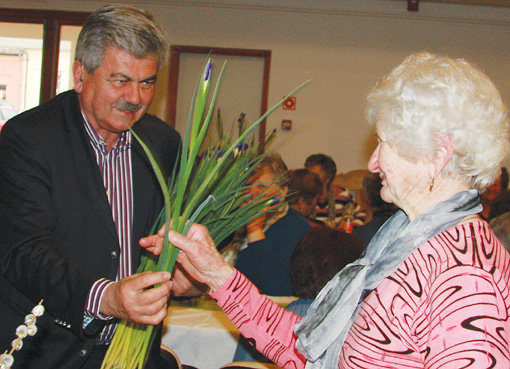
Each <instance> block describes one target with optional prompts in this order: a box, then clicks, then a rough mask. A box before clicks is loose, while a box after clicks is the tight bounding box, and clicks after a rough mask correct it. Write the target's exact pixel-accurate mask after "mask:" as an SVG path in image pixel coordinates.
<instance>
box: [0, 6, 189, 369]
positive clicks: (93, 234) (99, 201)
mask: <svg viewBox="0 0 510 369" xmlns="http://www.w3.org/2000/svg"><path fill="white" fill-rule="evenodd" d="M164 51H165V42H164V38H163V35H162V32H161V30H160V29H159V28H158V27H157V26H156V25H155V24H154V21H153V17H152V16H151V15H150V14H149V13H147V12H145V11H142V10H140V9H137V8H134V7H127V6H108V7H103V8H101V9H98V10H96V11H95V12H94V13H93V14H92V15H91V16H90V17H89V18H88V20H87V22H86V23H85V25H84V27H83V29H82V31H81V33H80V36H79V39H78V44H77V48H76V60H75V62H74V65H73V75H74V91H68V92H65V93H63V94H60V95H58V96H57V97H55V98H54V99H53V100H51V101H50V102H48V103H46V104H43V105H41V106H39V107H37V108H35V109H32V110H30V111H27V112H26V113H23V114H20V115H18V116H17V117H15V118H14V119H12V120H11V121H9V122H8V123H7V124H6V125H5V127H4V129H3V130H2V134H1V137H0V155H1V159H0V206H1V212H0V260H1V267H0V268H1V269H0V272H1V274H0V332H1V335H0V337H1V338H0V350H2V352H3V351H4V350H5V349H10V342H11V341H12V340H13V339H14V333H15V329H16V327H17V326H18V325H20V324H23V318H24V316H25V315H26V314H28V313H29V312H30V311H31V309H32V307H33V306H34V305H35V304H37V302H39V301H40V300H42V299H43V300H44V302H43V305H44V306H45V308H46V313H45V314H44V315H43V316H42V317H41V318H39V319H38V321H37V326H38V332H37V334H36V335H35V336H34V337H27V338H26V339H24V340H23V343H24V345H23V346H24V347H23V348H22V350H21V351H17V352H15V353H14V359H15V366H16V367H18V368H51V369H57V368H99V367H100V365H101V362H102V360H103V358H104V355H105V353H106V350H107V347H108V343H109V342H110V341H111V339H112V336H113V333H114V331H115V327H116V323H117V321H118V319H127V320H130V321H133V322H138V323H144V324H154V325H156V324H159V323H161V321H162V320H163V319H164V317H165V316H166V308H167V305H166V303H167V300H168V297H169V294H170V283H169V280H170V274H169V273H167V272H157V273H152V272H149V273H143V274H133V273H134V272H135V271H136V269H137V266H138V264H139V259H140V250H141V248H140V247H139V245H138V240H139V239H140V238H141V237H143V236H146V235H147V234H149V232H150V229H151V227H152V225H153V222H154V221H155V219H156V217H157V214H158V213H159V211H160V210H161V208H162V203H163V202H162V195H161V191H160V189H159V185H158V183H157V180H156V178H155V175H154V173H153V171H152V169H151V166H150V163H149V161H148V158H147V157H146V155H145V153H144V152H143V150H142V148H141V146H140V144H139V143H138V142H137V140H136V139H135V138H134V137H133V136H132V134H131V132H130V131H129V129H128V126H129V127H132V128H133V130H134V131H136V133H137V134H138V135H139V136H140V137H141V138H142V140H143V141H144V142H145V143H146V144H147V145H148V146H149V147H150V149H151V151H152V153H153V154H154V155H155V157H156V160H157V161H158V163H159V165H160V167H161V168H162V170H163V171H164V172H165V175H166V176H168V175H169V174H170V173H171V172H172V169H173V165H174V163H175V161H176V158H177V155H178V150H179V146H180V136H179V134H178V133H177V132H175V131H174V130H173V129H172V128H170V127H169V126H168V125H166V124H165V123H164V122H162V121H161V120H159V119H158V118H156V117H154V116H151V115H149V114H146V112H147V109H148V107H149V105H150V103H151V100H152V97H153V94H154V84H155V82H156V75H157V71H158V69H159V67H160V66H161V64H162V60H163V58H164ZM155 286H157V287H155ZM158 349H159V342H157V340H156V342H155V343H154V353H155V352H156V350H158ZM158 351H159V350H158ZM157 360H158V359H157V357H156V355H152V356H151V358H150V359H149V362H148V364H147V368H156V365H157V364H156V361H157Z"/></svg>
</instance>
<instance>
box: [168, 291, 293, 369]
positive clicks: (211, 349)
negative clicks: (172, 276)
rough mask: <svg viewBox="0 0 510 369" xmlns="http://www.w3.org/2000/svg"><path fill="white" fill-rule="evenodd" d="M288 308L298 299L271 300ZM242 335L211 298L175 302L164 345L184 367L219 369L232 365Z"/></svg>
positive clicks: (274, 298)
mask: <svg viewBox="0 0 510 369" xmlns="http://www.w3.org/2000/svg"><path fill="white" fill-rule="evenodd" d="M271 299H272V300H273V301H275V302H277V303H278V304H280V305H281V306H286V305H287V304H288V303H290V302H291V301H293V300H294V299H295V298H294V297H277V298H276V297H271ZM239 336H240V333H239V331H238V330H237V328H236V327H235V326H234V325H233V324H232V323H231V322H230V320H229V319H228V317H227V316H226V315H225V313H224V312H223V311H222V310H221V309H220V308H219V307H218V305H217V304H216V301H214V300H213V299H211V298H210V297H209V296H206V295H204V296H202V297H201V298H196V299H190V300H189V301H172V302H171V304H170V307H169V308H168V316H167V318H166V319H165V322H164V327H163V336H162V341H161V342H162V343H163V344H164V345H166V346H168V347H170V348H171V349H172V350H173V351H175V353H176V354H177V356H178V357H179V359H180V360H181V363H183V364H187V365H191V366H194V367H196V368H198V369H219V368H220V367H221V366H223V365H225V364H228V363H231V362H232V359H233V358H234V353H235V351H236V348H237V342H238V340H239Z"/></svg>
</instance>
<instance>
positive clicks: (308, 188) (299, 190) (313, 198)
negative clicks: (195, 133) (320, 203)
mask: <svg viewBox="0 0 510 369" xmlns="http://www.w3.org/2000/svg"><path fill="white" fill-rule="evenodd" d="M288 176H289V182H288V184H289V191H288V192H289V195H288V196H287V201H288V203H289V206H290V207H291V208H292V209H294V211H296V212H297V213H298V214H300V215H302V216H303V217H304V218H305V219H306V220H307V222H308V223H310V225H311V226H312V227H320V226H325V225H326V224H325V223H324V222H322V221H320V220H318V219H312V218H310V217H311V215H312V213H313V212H314V210H315V208H316V207H317V199H318V198H319V196H320V195H321V194H322V182H321V180H320V178H319V175H318V174H317V173H314V172H312V171H310V170H308V169H306V168H302V169H295V170H290V171H289V173H288Z"/></svg>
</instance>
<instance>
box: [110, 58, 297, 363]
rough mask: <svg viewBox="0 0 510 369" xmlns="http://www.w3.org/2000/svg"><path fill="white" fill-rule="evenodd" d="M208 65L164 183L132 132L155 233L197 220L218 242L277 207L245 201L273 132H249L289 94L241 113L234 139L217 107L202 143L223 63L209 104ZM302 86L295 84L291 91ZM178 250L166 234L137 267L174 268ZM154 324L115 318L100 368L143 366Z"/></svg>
mask: <svg viewBox="0 0 510 369" xmlns="http://www.w3.org/2000/svg"><path fill="white" fill-rule="evenodd" d="M211 68H212V63H211V60H210V58H209V59H208V60H207V62H206V64H205V66H204V68H203V70H202V73H201V77H200V79H199V81H198V83H197V86H196V88H195V91H194V94H193V98H192V103H191V109H190V112H189V115H188V122H187V126H186V131H185V134H184V139H183V144H182V150H181V156H180V162H179V165H178V167H179V171H178V172H177V171H174V173H173V175H172V176H171V178H170V180H169V183H166V182H165V180H164V177H163V174H162V173H161V171H160V170H159V167H158V165H157V163H156V161H155V159H154V157H153V156H152V154H151V152H150V150H149V148H148V147H147V146H146V145H145V144H144V143H143V141H142V140H141V139H140V138H139V137H138V136H137V135H136V133H134V132H133V131H132V132H133V135H134V136H135V138H136V139H137V140H138V141H139V142H140V144H141V145H142V147H143V149H144V151H145V152H146V154H147V156H148V157H149V159H150V161H151V165H152V167H153V170H154V172H155V173H156V176H157V178H158V181H159V185H160V187H161V190H162V192H163V195H164V200H165V206H164V209H163V210H162V212H161V214H160V216H159V218H158V219H157V221H156V222H155V224H154V227H153V230H152V232H153V233H154V232H157V231H158V230H159V229H160V228H161V227H163V226H165V227H166V229H170V227H171V229H172V230H175V231H177V232H180V233H182V234H186V233H187V232H188V230H189V228H190V227H191V224H192V223H201V224H203V225H205V226H206V227H207V228H208V229H209V232H210V234H211V237H212V239H213V240H214V241H215V242H216V244H219V243H221V241H223V240H224V239H225V238H226V237H227V236H229V235H230V234H231V233H233V232H234V231H235V230H236V229H238V228H240V227H242V226H243V225H245V224H246V223H248V222H249V221H250V220H252V219H254V218H256V217H258V216H259V215H260V213H261V212H263V211H267V209H268V207H269V206H276V205H275V204H274V203H273V201H272V199H267V198H266V197H265V196H264V194H263V193H262V194H260V195H258V196H257V197H256V198H255V199H250V200H251V201H249V202H248V201H247V200H248V196H249V195H247V192H246V190H247V189H248V188H249V185H248V184H247V179H248V177H249V176H250V174H251V172H252V171H253V169H254V168H255V167H256V166H257V164H258V163H259V162H260V161H261V160H262V159H263V158H264V156H265V155H266V154H267V151H266V148H267V146H268V145H269V144H270V143H271V141H272V140H273V138H274V132H272V133H271V134H270V135H269V136H267V137H265V139H264V140H262V144H258V142H257V140H256V138H255V137H254V135H253V134H252V133H253V132H254V130H255V128H257V127H258V126H259V125H260V123H261V122H262V121H263V120H264V119H265V118H266V117H267V116H268V115H269V114H270V113H271V112H273V111H274V110H275V109H276V108H277V107H279V106H280V105H281V104H282V103H283V101H285V99H286V98H287V97H285V98H283V99H282V100H281V101H280V102H279V103H278V104H276V105H274V106H273V107H272V108H271V109H269V110H268V111H267V112H266V113H265V114H264V115H262V117H260V118H259V119H258V120H257V121H256V122H255V123H253V124H251V125H250V126H249V127H245V125H246V124H245V119H244V116H241V117H240V119H239V121H238V123H239V133H238V137H237V138H235V137H234V134H233V132H231V133H230V134H229V135H225V134H224V132H223V126H222V124H221V117H220V114H219V112H218V135H219V139H218V142H216V143H214V144H210V145H209V146H208V147H205V148H204V147H203V143H204V138H205V137H206V134H207V132H208V129H209V125H210V122H211V118H212V115H213V111H214V106H215V102H216V98H217V94H218V88H219V84H220V83H219V81H220V80H221V76H222V74H223V71H224V68H225V64H223V66H222V68H221V70H220V73H219V76H218V82H217V84H216V87H215V89H214V91H213V93H212V96H211V99H210V103H209V104H208V100H209V88H210V83H211ZM303 85H304V84H302V85H301V86H299V87H298V88H296V89H294V90H293V91H292V92H291V94H292V93H294V92H296V91H297V90H298V89H299V88H301V87H302V86H303ZM171 220H172V222H171ZM170 224H171V225H170ZM167 233H168V232H165V234H167ZM177 253H178V250H177V249H176V248H175V247H174V246H173V245H172V244H170V243H169V242H168V239H167V237H165V239H164V244H163V250H162V252H161V254H160V255H159V257H157V256H155V255H153V254H150V253H148V252H145V253H144V254H143V255H142V262H141V265H140V267H139V268H138V272H143V271H147V270H152V271H162V270H166V271H169V272H172V271H173V268H174V265H175V260H176V258H177ZM157 329H158V326H152V325H143V324H136V323H132V322H128V321H121V322H119V324H118V327H117V330H116V332H115V335H114V338H113V340H112V342H111V344H110V347H109V349H108V352H107V354H106V356H105V359H104V361H103V364H102V366H101V369H115V368H119V369H120V368H122V369H135V368H136V369H142V368H144V366H145V363H146V360H147V356H148V351H149V350H150V347H151V345H152V342H153V340H154V338H155V336H156V333H157Z"/></svg>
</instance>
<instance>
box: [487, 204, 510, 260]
mask: <svg viewBox="0 0 510 369" xmlns="http://www.w3.org/2000/svg"><path fill="white" fill-rule="evenodd" d="M489 225H490V226H491V228H492V230H493V231H494V233H495V234H496V236H497V237H498V238H499V240H500V241H501V243H502V244H503V246H505V248H506V249H507V250H508V251H510V212H508V213H503V214H501V215H498V216H497V217H495V218H493V219H491V220H490V221H489Z"/></svg>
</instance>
